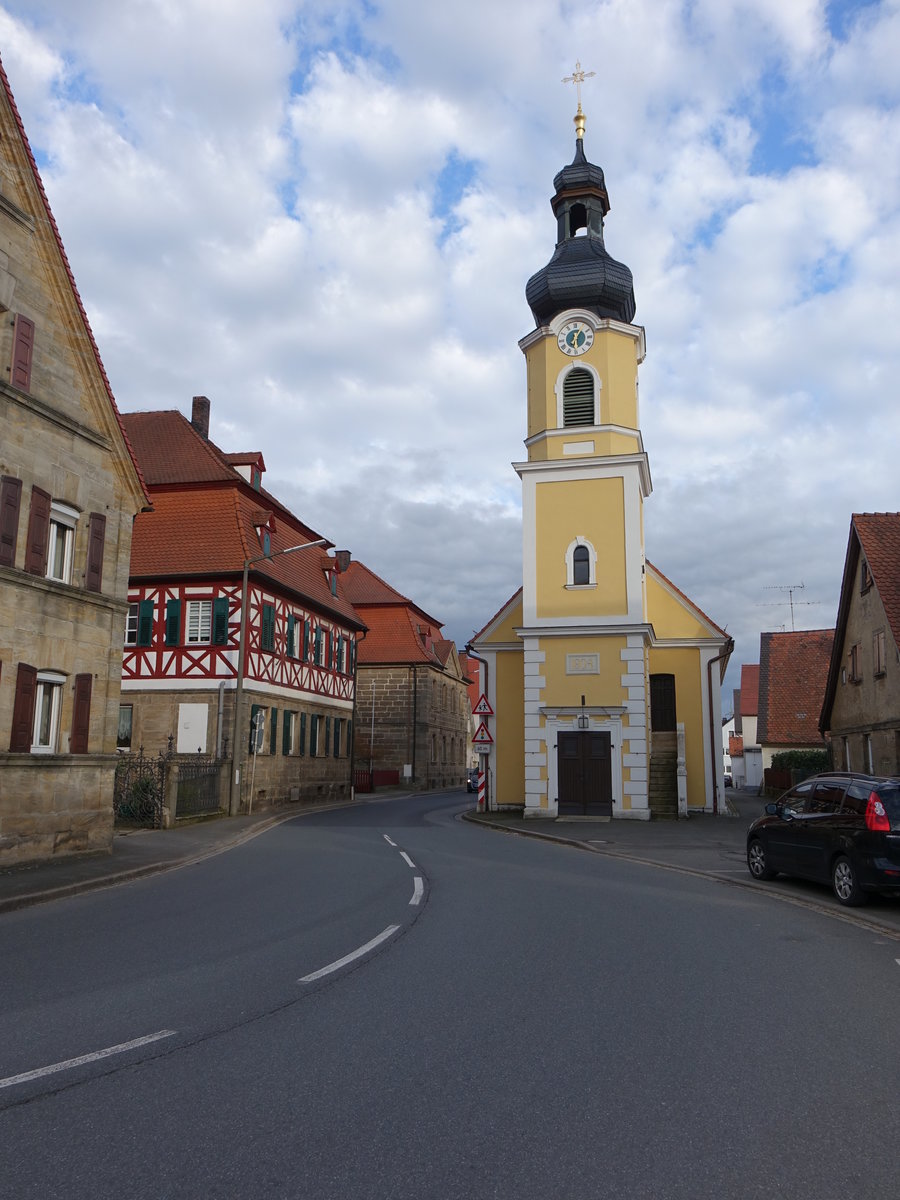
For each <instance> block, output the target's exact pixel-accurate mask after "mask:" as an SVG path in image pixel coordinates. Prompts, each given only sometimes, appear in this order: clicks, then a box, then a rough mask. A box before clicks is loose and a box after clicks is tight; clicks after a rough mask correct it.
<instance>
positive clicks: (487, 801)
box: [466, 642, 493, 812]
mask: <svg viewBox="0 0 900 1200" xmlns="http://www.w3.org/2000/svg"><path fill="white" fill-rule="evenodd" d="M466 654H468V656H469V657H470V658H474V659H475V661H476V662H480V663H481V665H482V666H483V667H484V694H485V696H487V695H489V694H490V689H489V687H488V683H489V680H488V672H489V670H490V667H489V665H488V661H487V659H486V658H482V657H481V655H480V654H476V653H475V651H474V650H473V649H472V643H471V642H468V643H467V644H466ZM492 801H493V788H492V787H491V786H490V782H488V785H487V786H486V787H485V795H484V807H485V809H486V810H487V812H492V811H493V809H492V808H491V803H492Z"/></svg>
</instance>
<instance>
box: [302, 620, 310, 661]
mask: <svg viewBox="0 0 900 1200" xmlns="http://www.w3.org/2000/svg"><path fill="white" fill-rule="evenodd" d="M303 661H304V662H308V661H309V617H307V618H306V620H305V621H304V622H303Z"/></svg>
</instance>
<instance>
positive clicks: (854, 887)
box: [831, 854, 869, 908]
mask: <svg viewBox="0 0 900 1200" xmlns="http://www.w3.org/2000/svg"><path fill="white" fill-rule="evenodd" d="M831 886H832V887H833V888H834V894H835V896H837V898H838V900H839V901H840V903H841V904H846V905H847V907H848V908H858V907H859V906H860V905H861V904H865V903H866V902H867V901H868V899H869V897H868V896H867V894H866V893H865V892H864V891H863V890H862V888H861V887H860V886H859V880H858V879H857V876H856V867H854V865H853V863H852V862H851V861H850V859H849V858H845V857H844V855H843V854H842V855H841V857H840V858H836V859H835V860H834V865H833V866H832V868H831Z"/></svg>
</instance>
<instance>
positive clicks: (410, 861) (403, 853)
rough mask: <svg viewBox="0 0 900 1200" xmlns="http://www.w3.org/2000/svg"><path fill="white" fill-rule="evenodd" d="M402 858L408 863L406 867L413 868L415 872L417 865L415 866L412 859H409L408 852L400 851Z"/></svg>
mask: <svg viewBox="0 0 900 1200" xmlns="http://www.w3.org/2000/svg"><path fill="white" fill-rule="evenodd" d="M400 857H401V858H402V859H403V861H404V862H405V863H406V865H407V866H408V867H412V869H413V870H415V869H416V864H415V863H414V862H413V860H412V859H411V858H410V857H409V855H408V854H407V853H406V851H405V850H401V851H400Z"/></svg>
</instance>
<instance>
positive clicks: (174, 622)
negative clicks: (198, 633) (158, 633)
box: [166, 600, 181, 646]
mask: <svg viewBox="0 0 900 1200" xmlns="http://www.w3.org/2000/svg"><path fill="white" fill-rule="evenodd" d="M180 635H181V601H180V600H167V601H166V645H167V646H177V645H178V639H179V637H180Z"/></svg>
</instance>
